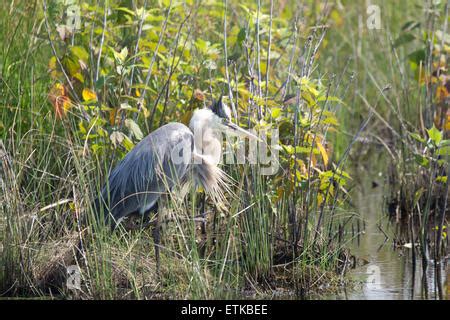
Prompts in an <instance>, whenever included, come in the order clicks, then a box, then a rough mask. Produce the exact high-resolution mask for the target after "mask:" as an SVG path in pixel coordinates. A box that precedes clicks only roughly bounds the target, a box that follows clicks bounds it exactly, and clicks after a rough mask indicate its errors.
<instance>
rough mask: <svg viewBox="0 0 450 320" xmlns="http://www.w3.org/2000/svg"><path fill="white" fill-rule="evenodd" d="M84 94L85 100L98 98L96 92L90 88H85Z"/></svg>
mask: <svg viewBox="0 0 450 320" xmlns="http://www.w3.org/2000/svg"><path fill="white" fill-rule="evenodd" d="M82 96H83V100H84V101H92V100H97V95H96V94H95V92H94V91H92V90H91V89H88V88H84V89H83V92H82Z"/></svg>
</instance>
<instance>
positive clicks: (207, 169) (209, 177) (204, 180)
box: [192, 151, 233, 204]
mask: <svg viewBox="0 0 450 320" xmlns="http://www.w3.org/2000/svg"><path fill="white" fill-rule="evenodd" d="M192 160H193V163H192V174H193V177H194V181H195V184H196V185H197V186H198V185H200V186H202V187H203V189H204V190H205V192H206V193H207V194H208V195H209V196H211V198H212V199H213V201H214V202H216V203H223V204H225V203H227V200H226V197H225V193H229V194H233V193H232V191H231V189H230V186H231V185H232V183H233V180H232V178H231V177H230V176H228V175H227V174H226V173H225V172H224V171H223V170H221V169H220V168H219V167H218V166H217V164H215V163H214V162H212V161H211V160H210V159H209V158H208V157H207V156H204V155H201V154H198V153H197V152H195V151H194V152H193V159H192Z"/></svg>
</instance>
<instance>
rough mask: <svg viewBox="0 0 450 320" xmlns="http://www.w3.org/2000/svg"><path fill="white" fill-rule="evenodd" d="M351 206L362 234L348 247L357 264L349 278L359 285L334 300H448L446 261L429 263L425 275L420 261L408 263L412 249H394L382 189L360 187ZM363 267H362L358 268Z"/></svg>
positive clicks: (393, 229) (407, 247) (391, 228)
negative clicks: (355, 211) (362, 225)
mask: <svg viewBox="0 0 450 320" xmlns="http://www.w3.org/2000/svg"><path fill="white" fill-rule="evenodd" d="M355 205H356V206H357V208H358V211H359V212H360V215H361V217H360V218H361V219H362V220H363V221H364V223H365V232H364V233H363V234H362V235H361V236H360V238H359V239H356V240H355V241H354V242H353V243H352V245H351V250H352V253H353V254H355V255H356V256H357V257H358V258H359V261H364V262H365V263H359V266H357V267H356V268H355V269H353V270H351V271H350V277H351V278H353V279H354V280H356V281H357V282H358V283H360V285H359V286H357V287H356V288H353V289H352V290H346V291H344V292H343V293H342V294H340V295H338V296H336V297H335V298H337V299H351V300H353V299H389V300H403V299H439V296H441V297H442V298H444V299H450V294H449V290H450V288H449V269H448V261H447V260H446V261H443V262H442V263H441V264H438V265H435V263H434V262H430V263H429V264H428V267H427V268H426V270H425V272H424V270H423V268H422V263H421V260H416V263H415V264H414V263H412V248H410V247H409V246H401V247H400V248H398V247H397V248H394V243H393V239H394V235H395V234H396V230H395V225H394V224H393V223H390V222H389V219H388V218H387V216H386V214H385V213H384V212H383V190H382V188H380V187H378V188H373V186H372V185H371V184H370V183H367V184H364V186H363V188H362V190H361V192H360V193H359V195H358V197H357V202H356V203H355ZM362 264H364V265H362Z"/></svg>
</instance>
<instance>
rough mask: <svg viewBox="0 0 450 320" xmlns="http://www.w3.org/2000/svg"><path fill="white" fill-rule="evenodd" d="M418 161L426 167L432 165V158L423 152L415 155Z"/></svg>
mask: <svg viewBox="0 0 450 320" xmlns="http://www.w3.org/2000/svg"><path fill="white" fill-rule="evenodd" d="M414 158H415V160H416V163H417V164H419V165H420V166H422V167H424V168H428V167H429V166H430V160H428V159H427V158H425V157H424V156H422V155H421V154H416V155H414Z"/></svg>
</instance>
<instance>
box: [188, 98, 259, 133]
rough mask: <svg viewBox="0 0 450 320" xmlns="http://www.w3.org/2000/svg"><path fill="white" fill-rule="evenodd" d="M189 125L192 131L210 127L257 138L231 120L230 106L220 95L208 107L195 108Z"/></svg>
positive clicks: (219, 130) (218, 130) (217, 130)
mask: <svg viewBox="0 0 450 320" xmlns="http://www.w3.org/2000/svg"><path fill="white" fill-rule="evenodd" d="M189 127H190V128H191V130H192V131H195V130H206V129H211V130H213V131H216V132H223V133H226V134H229V135H234V136H239V137H243V138H250V139H258V137H257V136H255V135H254V134H252V133H251V132H249V131H247V130H245V129H242V128H241V127H239V126H238V125H236V124H234V123H233V122H232V121H231V111H230V108H229V107H228V106H227V105H226V104H225V103H224V102H223V101H222V97H220V99H219V100H218V101H216V102H214V103H213V104H212V105H211V106H210V107H208V108H205V109H197V110H195V111H194V114H193V115H192V118H191V121H190V123H189Z"/></svg>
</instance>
